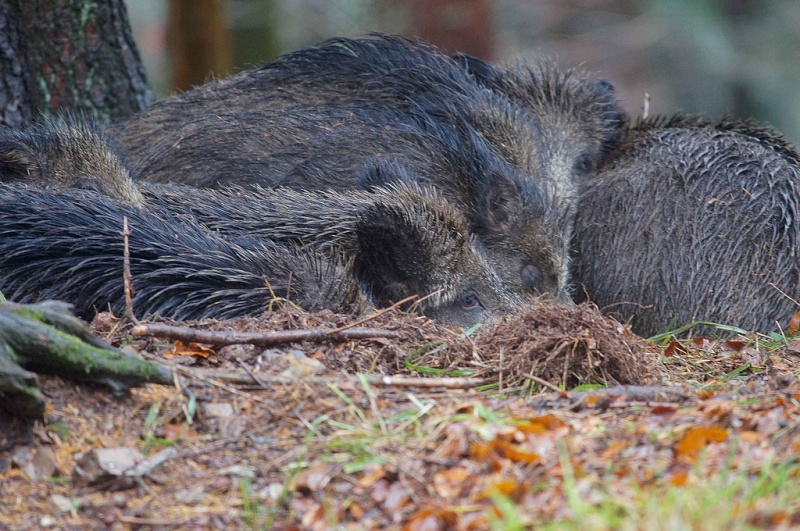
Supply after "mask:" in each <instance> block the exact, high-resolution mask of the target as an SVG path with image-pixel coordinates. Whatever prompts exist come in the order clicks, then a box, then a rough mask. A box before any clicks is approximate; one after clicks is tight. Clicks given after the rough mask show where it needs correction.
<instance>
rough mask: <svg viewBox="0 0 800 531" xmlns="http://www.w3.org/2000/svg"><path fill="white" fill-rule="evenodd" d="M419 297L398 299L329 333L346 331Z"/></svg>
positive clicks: (412, 296)
mask: <svg viewBox="0 0 800 531" xmlns="http://www.w3.org/2000/svg"><path fill="white" fill-rule="evenodd" d="M417 297H419V295H411V296H409V297H406V298H405V299H403V300H401V301H397V302H396V303H394V304H392V305H391V306H389V307H388V308H383V309H382V310H378V311H376V312H375V313H373V314H371V315H368V316H366V317H364V318H363V319H359V320H358V321H355V322H353V323H350V324H348V325H344V326H340V327H339V328H336V329H334V330H331V331H330V332H329V333H330V334H338V333H339V332H344V331H345V330H348V329H350V328H353V327H356V326H358V325H360V324H364V323H366V322H367V321H371V320H373V319H375V318H376V317H379V316H381V315H383V314H385V313H387V312H390V311H392V310H394V309H395V308H397V307H398V306H400V305H402V304H405V303H407V302H411V301H413V300H414V299H416V298H417Z"/></svg>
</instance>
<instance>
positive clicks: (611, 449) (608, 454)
mask: <svg viewBox="0 0 800 531" xmlns="http://www.w3.org/2000/svg"><path fill="white" fill-rule="evenodd" d="M627 446H628V441H626V440H625V439H617V440H616V441H611V444H609V445H608V447H607V448H606V449H605V450H603V453H601V454H600V456H601V457H602V458H603V459H614V458H615V457H617V456H618V455H619V453H620V452H621V451H622V450H624V449H625V448H627Z"/></svg>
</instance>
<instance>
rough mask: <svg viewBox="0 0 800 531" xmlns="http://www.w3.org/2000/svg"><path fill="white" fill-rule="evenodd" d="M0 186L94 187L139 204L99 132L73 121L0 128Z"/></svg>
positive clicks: (128, 179) (136, 192) (127, 177)
mask: <svg viewBox="0 0 800 531" xmlns="http://www.w3.org/2000/svg"><path fill="white" fill-rule="evenodd" d="M0 182H3V183H11V182H22V183H27V184H33V185H36V186H42V187H45V188H90V189H91V188H95V189H97V190H99V191H101V192H103V193H104V194H106V195H108V196H109V197H112V198H115V199H122V200H125V201H127V202H129V203H131V204H134V205H141V203H142V200H143V199H142V195H141V193H139V190H138V188H137V187H136V185H135V184H134V183H133V181H132V180H131V177H130V174H129V173H128V169H127V168H126V167H125V166H124V165H123V163H122V161H120V159H119V157H118V156H117V154H116V153H115V151H114V150H113V149H112V148H111V146H109V144H108V142H107V141H106V139H105V137H104V136H103V134H102V132H101V131H100V130H99V129H98V128H96V127H95V126H94V125H93V124H91V123H89V122H86V121H82V120H79V119H78V118H69V117H67V118H63V119H60V120H55V119H50V120H46V121H44V122H43V123H41V124H31V125H28V126H26V127H25V128H23V129H9V128H0Z"/></svg>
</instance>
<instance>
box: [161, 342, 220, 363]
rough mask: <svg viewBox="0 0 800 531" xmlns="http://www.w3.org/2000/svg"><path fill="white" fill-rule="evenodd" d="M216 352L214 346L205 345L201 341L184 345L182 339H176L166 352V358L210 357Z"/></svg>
mask: <svg viewBox="0 0 800 531" xmlns="http://www.w3.org/2000/svg"><path fill="white" fill-rule="evenodd" d="M214 354H216V351H215V350H214V349H213V348H209V347H205V346H203V345H201V344H199V343H189V344H188V345H184V344H183V343H182V342H181V341H175V343H174V344H173V345H172V348H171V349H170V350H168V351H166V352H164V354H163V355H164V357H165V358H166V359H172V358H177V357H178V356H194V357H196V358H204V359H205V358H208V357H209V356H213V355H214Z"/></svg>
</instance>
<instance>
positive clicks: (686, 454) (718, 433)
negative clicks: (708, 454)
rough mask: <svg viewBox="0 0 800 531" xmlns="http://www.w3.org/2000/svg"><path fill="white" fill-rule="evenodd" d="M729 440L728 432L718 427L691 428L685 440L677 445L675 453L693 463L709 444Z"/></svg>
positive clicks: (685, 435) (684, 436)
mask: <svg viewBox="0 0 800 531" xmlns="http://www.w3.org/2000/svg"><path fill="white" fill-rule="evenodd" d="M727 438H728V431H727V430H726V429H725V428H720V427H718V426H709V427H705V426H697V427H694V428H690V429H689V431H687V432H686V433H685V434H684V435H683V438H682V439H681V440H680V441H678V444H676V445H675V452H676V454H677V455H678V456H679V457H683V458H684V459H687V460H689V461H690V462H693V461H694V460H695V459H697V455H698V454H699V453H700V450H702V449H703V448H705V447H706V446H707V445H708V444H709V443H712V442H722V441H724V440H726V439H727Z"/></svg>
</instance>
